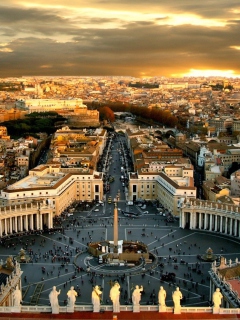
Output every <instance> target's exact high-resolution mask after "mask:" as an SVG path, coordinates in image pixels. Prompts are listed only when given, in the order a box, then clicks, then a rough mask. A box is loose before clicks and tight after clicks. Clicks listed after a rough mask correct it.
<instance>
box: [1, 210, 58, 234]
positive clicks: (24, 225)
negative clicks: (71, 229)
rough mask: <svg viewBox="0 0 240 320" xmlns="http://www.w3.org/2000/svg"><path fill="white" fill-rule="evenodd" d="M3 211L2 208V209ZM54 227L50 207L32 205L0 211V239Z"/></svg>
mask: <svg viewBox="0 0 240 320" xmlns="http://www.w3.org/2000/svg"><path fill="white" fill-rule="evenodd" d="M1 209H2V208H1ZM44 226H47V227H48V228H49V229H50V228H52V227H53V213H52V209H51V208H50V207H49V206H44V207H40V206H38V205H31V206H25V207H21V208H20V207H19V206H18V207H17V206H14V207H13V206H11V207H5V210H4V211H3V210H0V237H2V236H5V235H11V234H13V233H18V232H24V231H34V230H42V229H43V227H44Z"/></svg>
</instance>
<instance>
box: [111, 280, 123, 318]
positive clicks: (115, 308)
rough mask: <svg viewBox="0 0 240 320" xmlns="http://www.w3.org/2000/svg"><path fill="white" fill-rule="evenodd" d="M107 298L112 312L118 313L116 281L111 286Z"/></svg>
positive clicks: (118, 292) (117, 287)
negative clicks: (111, 305)
mask: <svg viewBox="0 0 240 320" xmlns="http://www.w3.org/2000/svg"><path fill="white" fill-rule="evenodd" d="M109 296H110V299H111V300H112V303H113V312H120V304H119V298H120V284H119V283H118V282H117V281H116V282H115V283H114V285H113V286H112V288H111V290H110V295H109Z"/></svg>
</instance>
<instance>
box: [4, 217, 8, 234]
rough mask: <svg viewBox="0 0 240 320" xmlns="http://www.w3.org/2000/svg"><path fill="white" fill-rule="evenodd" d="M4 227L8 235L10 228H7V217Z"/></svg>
mask: <svg viewBox="0 0 240 320" xmlns="http://www.w3.org/2000/svg"><path fill="white" fill-rule="evenodd" d="M4 228H5V230H4V231H5V234H6V235H7V233H8V230H7V219H4Z"/></svg>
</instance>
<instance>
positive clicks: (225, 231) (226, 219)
mask: <svg viewBox="0 0 240 320" xmlns="http://www.w3.org/2000/svg"><path fill="white" fill-rule="evenodd" d="M227 223H228V218H227V217H225V230H224V233H225V234H227V229H228V228H227Z"/></svg>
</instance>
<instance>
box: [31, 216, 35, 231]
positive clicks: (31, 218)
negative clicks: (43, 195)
mask: <svg viewBox="0 0 240 320" xmlns="http://www.w3.org/2000/svg"><path fill="white" fill-rule="evenodd" d="M30 229H31V230H33V229H34V228H33V214H31V215H30Z"/></svg>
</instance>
